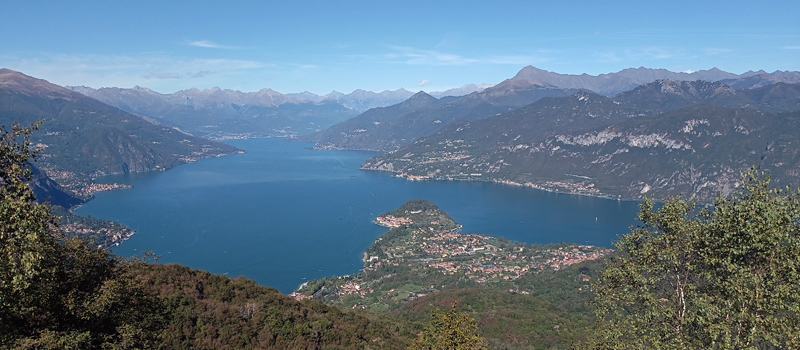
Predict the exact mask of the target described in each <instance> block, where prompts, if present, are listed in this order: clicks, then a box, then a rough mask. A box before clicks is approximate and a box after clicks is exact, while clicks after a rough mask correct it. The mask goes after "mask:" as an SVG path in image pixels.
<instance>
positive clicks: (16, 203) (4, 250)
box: [0, 124, 161, 349]
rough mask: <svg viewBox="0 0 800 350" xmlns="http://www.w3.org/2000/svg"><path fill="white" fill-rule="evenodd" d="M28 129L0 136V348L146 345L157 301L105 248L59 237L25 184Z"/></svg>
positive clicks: (153, 326) (157, 317) (157, 323)
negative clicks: (60, 240)
mask: <svg viewBox="0 0 800 350" xmlns="http://www.w3.org/2000/svg"><path fill="white" fill-rule="evenodd" d="M36 127H37V124H34V125H33V126H31V127H28V128H21V127H18V126H17V125H15V126H14V127H12V129H11V131H10V132H7V131H6V132H3V133H2V135H0V164H1V165H2V168H0V184H1V185H2V186H0V195H2V200H1V201H0V348H6V347H14V348H31V349H58V348H80V349H99V348H128V349H133V348H147V347H149V346H150V345H151V344H152V343H151V341H152V340H153V339H154V338H155V335H156V333H155V330H156V329H158V328H159V327H160V320H161V318H160V314H159V309H158V306H159V303H158V302H157V300H156V299H155V298H153V297H152V296H151V295H149V294H147V293H144V292H143V290H142V289H141V288H140V287H139V284H138V283H137V281H136V280H135V279H133V278H132V277H131V276H129V275H128V274H127V271H128V268H129V267H131V266H133V265H134V264H135V263H133V262H129V263H123V262H122V261H120V260H118V259H116V258H114V257H113V256H112V255H111V253H110V252H108V251H107V250H101V249H94V248H90V247H88V246H87V245H86V243H84V242H83V241H80V240H78V239H70V240H67V241H66V242H64V243H63V244H60V243H59V240H58V237H56V236H55V233H54V232H55V231H54V228H55V224H54V218H53V216H52V215H51V214H50V210H49V208H48V207H47V206H46V205H44V204H39V203H37V202H36V201H35V199H34V198H33V195H32V191H31V190H30V189H29V188H28V184H27V181H28V180H30V165H29V164H28V159H29V158H30V157H32V156H33V152H32V151H31V149H30V134H31V132H32V131H33V130H35V129H36Z"/></svg>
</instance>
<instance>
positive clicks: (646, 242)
mask: <svg viewBox="0 0 800 350" xmlns="http://www.w3.org/2000/svg"><path fill="white" fill-rule="evenodd" d="M768 185H769V178H763V174H758V173H757V172H756V171H755V170H751V171H750V172H749V173H747V174H746V175H745V176H744V177H743V190H742V191H740V192H739V193H737V194H736V195H735V196H733V197H732V198H730V199H726V198H722V197H718V199H717V201H716V203H715V205H714V206H713V208H699V209H698V208H697V207H696V205H695V203H693V202H692V201H687V200H683V199H678V198H672V199H669V200H667V201H666V202H665V203H664V205H663V207H661V208H660V209H658V210H654V205H653V202H652V201H650V200H647V201H645V202H644V203H643V204H642V206H641V212H640V213H639V218H640V219H641V220H642V222H643V223H644V226H643V227H640V228H635V229H633V230H632V232H631V233H629V234H627V235H624V236H623V237H622V238H621V239H620V241H619V242H617V243H616V246H617V247H618V248H619V250H620V252H621V254H620V255H619V256H618V257H616V258H615V259H612V260H610V261H609V264H608V265H607V267H606V269H605V270H604V271H603V272H602V277H601V279H600V281H599V283H598V284H597V285H595V289H596V293H597V294H596V301H597V315H598V332H597V337H596V339H595V340H594V347H595V348H607V349H627V348H642V349H646V348H653V349H662V348H663V349H689V348H696V349H745V348H747V349H770V348H798V347H800V336H798V334H800V284H798V281H799V280H800V202H799V199H800V193H798V192H793V191H789V190H788V189H785V190H779V189H770V188H769V187H768Z"/></svg>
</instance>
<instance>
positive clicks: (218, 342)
mask: <svg viewBox="0 0 800 350" xmlns="http://www.w3.org/2000/svg"><path fill="white" fill-rule="evenodd" d="M136 275H137V276H138V278H139V279H140V281H141V284H142V285H143V286H146V288H147V289H148V290H150V291H151V292H153V293H156V294H157V295H159V296H160V298H161V300H162V302H163V304H164V305H165V308H166V309H167V311H168V324H167V325H166V326H165V327H164V328H163V330H162V331H161V332H160V344H159V345H158V346H157V347H160V348H165V349H403V348H405V347H406V346H407V345H408V343H410V340H411V339H412V338H413V334H412V332H411V327H410V326H408V325H407V324H406V323H405V322H402V321H395V320H392V319H389V318H388V317H386V316H383V315H379V314H372V313H367V312H363V311H356V310H344V309H340V308H338V307H335V306H327V305H325V304H323V303H321V302H318V301H311V300H307V301H302V302H300V301H296V300H294V299H292V298H289V297H287V296H285V295H282V294H280V293H279V292H278V291H277V290H275V289H273V288H269V287H264V286H259V285H258V284H256V283H255V282H254V281H252V280H248V279H245V278H233V279H232V278H229V277H226V276H221V275H212V274H210V273H208V272H205V271H198V270H192V269H189V268H187V267H184V266H180V265H159V264H152V265H142V266H140V268H138V269H137V271H136Z"/></svg>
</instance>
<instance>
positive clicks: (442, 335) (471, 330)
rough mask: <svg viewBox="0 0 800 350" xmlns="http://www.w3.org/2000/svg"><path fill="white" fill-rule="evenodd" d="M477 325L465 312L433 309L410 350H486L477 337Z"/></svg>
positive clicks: (451, 309) (452, 308) (453, 308)
mask: <svg viewBox="0 0 800 350" xmlns="http://www.w3.org/2000/svg"><path fill="white" fill-rule="evenodd" d="M477 331H478V324H477V322H475V319H474V318H472V317H471V316H470V315H469V314H467V313H466V312H459V311H456V309H455V305H453V306H452V307H451V308H450V309H449V310H446V311H441V310H439V309H434V310H433V312H432V313H431V319H430V322H429V323H428V325H426V326H425V329H424V330H423V331H422V333H420V334H419V337H417V339H415V340H414V342H413V343H412V344H411V346H410V347H409V349H411V350H475V349H486V340H485V339H483V337H481V336H480V335H478V332H477Z"/></svg>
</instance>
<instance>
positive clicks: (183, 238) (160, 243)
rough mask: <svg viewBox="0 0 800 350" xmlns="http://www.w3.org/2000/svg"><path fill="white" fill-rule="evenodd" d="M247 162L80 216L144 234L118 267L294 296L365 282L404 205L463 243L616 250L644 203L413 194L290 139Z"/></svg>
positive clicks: (127, 246)
mask: <svg viewBox="0 0 800 350" xmlns="http://www.w3.org/2000/svg"><path fill="white" fill-rule="evenodd" d="M230 143H231V144H232V145H234V146H236V147H239V148H241V149H244V150H245V151H246V153H244V154H236V155H230V156H225V157H220V158H214V159H205V160H201V161H199V162H197V163H193V164H187V165H182V166H179V167H177V168H174V169H171V170H169V171H165V172H159V173H149V174H134V175H128V176H114V177H109V178H106V179H104V180H105V181H108V182H122V183H128V184H131V185H133V188H131V189H126V190H118V191H111V192H104V193H98V194H97V198H95V199H94V200H92V201H90V202H89V203H87V204H85V205H84V206H82V207H81V208H79V209H78V210H76V212H77V213H78V214H81V215H91V216H94V217H98V218H103V219H109V220H115V221H119V222H121V223H123V224H125V225H128V226H129V227H131V228H133V229H134V230H136V231H137V233H136V234H135V235H134V236H133V237H132V238H131V239H129V240H128V241H126V242H124V243H123V244H122V245H120V246H119V247H117V248H115V249H114V252H115V253H117V254H118V255H122V256H128V255H136V254H139V253H140V252H141V251H145V250H150V251H152V252H154V253H155V254H157V255H159V256H160V259H159V260H158V261H159V262H162V263H171V262H175V263H180V264H184V265H187V266H190V267H193V268H198V269H204V270H208V271H210V272H212V273H224V274H227V275H229V276H240V275H243V276H246V277H248V278H251V279H254V280H256V281H257V282H258V283H260V284H265V285H269V286H272V287H275V288H277V289H278V290H280V291H282V292H285V293H288V292H291V291H292V290H293V289H295V288H296V287H297V286H298V285H300V284H301V283H303V282H305V281H306V280H308V279H314V278H320V277H326V276H331V275H343V274H349V273H354V272H357V271H358V269H359V268H361V267H362V263H361V257H362V253H363V251H364V250H365V249H366V248H367V247H368V246H369V245H370V244H371V243H372V242H373V241H374V240H375V238H377V237H379V236H380V235H381V234H383V233H384V232H385V231H386V229H385V228H383V227H380V226H377V225H375V224H373V223H372V220H373V219H374V218H375V217H376V216H378V215H380V214H382V213H385V212H387V211H391V210H394V209H395V208H397V207H398V206H400V205H401V204H403V203H404V202H405V201H407V200H409V199H414V198H423V199H427V200H430V201H432V202H434V203H436V204H437V205H438V206H439V207H440V208H442V209H443V210H444V211H446V212H447V213H448V214H450V216H451V217H453V218H454V219H455V220H456V221H457V222H459V223H461V224H462V225H463V226H464V232H469V233H481V234H490V235H496V236H503V237H506V238H508V239H511V240H515V241H520V242H526V243H543V244H545V243H553V242H576V243H586V244H593V245H601V246H609V247H610V246H611V242H612V241H613V240H615V239H616V237H617V236H618V235H620V234H623V233H626V232H628V228H629V226H631V225H633V224H634V223H635V215H636V212H637V204H638V203H636V202H629V201H616V200H609V199H600V198H592V197H585V196H576V195H567V194H557V193H550V192H544V191H538V190H534V189H528V188H520V187H510V186H505V185H500V184H493V183H481V182H450V181H424V182H409V181H405V180H402V179H398V178H394V177H391V176H390V175H388V174H386V173H380V172H372V171H363V170H359V169H358V167H359V166H360V165H361V163H363V162H364V161H365V160H366V159H367V158H369V157H370V156H371V155H373V153H369V152H356V151H336V150H325V151H320V150H308V149H306V147H309V146H311V145H310V144H308V143H299V142H286V141H284V140H283V139H251V140H236V141H231V142H230Z"/></svg>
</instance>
